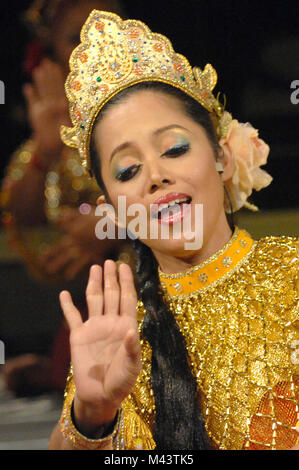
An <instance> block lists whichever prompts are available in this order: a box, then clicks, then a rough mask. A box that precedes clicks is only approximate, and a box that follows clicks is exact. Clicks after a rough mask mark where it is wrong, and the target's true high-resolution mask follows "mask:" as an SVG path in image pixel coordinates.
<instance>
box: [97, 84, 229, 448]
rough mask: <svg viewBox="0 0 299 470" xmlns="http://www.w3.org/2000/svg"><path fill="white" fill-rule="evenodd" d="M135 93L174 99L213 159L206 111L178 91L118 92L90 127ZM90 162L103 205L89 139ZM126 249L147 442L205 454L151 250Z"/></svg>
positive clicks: (214, 142)
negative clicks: (147, 390) (137, 322)
mask: <svg viewBox="0 0 299 470" xmlns="http://www.w3.org/2000/svg"><path fill="white" fill-rule="evenodd" d="M140 90H156V91H157V92H160V93H161V92H163V93H166V94H167V95H170V96H172V97H175V98H176V99H178V100H179V101H180V102H181V103H182V105H183V108H184V111H185V112H186V113H187V115H188V116H190V117H191V118H192V119H193V120H194V121H196V122H197V123H199V124H200V125H201V126H202V127H203V129H204V130H205V132H206V135H207V137H208V139H209V141H210V143H211V146H212V148H213V150H214V154H215V158H217V156H218V155H219V150H220V149H219V144H218V139H217V136H216V133H215V129H214V125H213V123H212V121H211V118H210V115H209V113H208V111H206V110H205V109H204V108H203V107H202V106H201V105H200V104H199V103H198V102H196V101H195V100H194V99H192V98H191V97H189V96H188V95H186V94H185V93H184V92H182V91H181V90H179V89H176V88H174V87H171V86H169V85H165V84H163V83H160V82H145V83H140V84H137V85H134V86H133V87H131V88H127V89H126V90H124V91H122V92H120V93H119V94H118V95H116V97H114V98H113V99H111V101H109V102H108V104H107V105H106V106H105V108H104V109H103V110H102V111H101V113H100V114H99V116H98V118H97V120H96V122H95V126H96V124H97V122H99V121H100V120H101V118H102V117H103V115H104V114H105V112H106V111H107V109H109V108H110V107H111V106H113V105H115V104H117V103H119V102H120V101H122V100H124V99H125V98H126V97H128V96H129V95H131V94H132V93H136V92H137V91H140ZM95 126H94V128H95ZM90 158H91V168H92V172H93V174H94V176H95V178H96V179H97V182H98V184H99V186H100V187H101V188H102V190H103V191H104V193H105V195H106V198H107V201H109V195H108V193H107V190H106V188H105V185H104V183H103V180H102V176H101V167H100V158H99V155H98V154H97V151H96V148H95V142H94V138H93V136H92V139H91V151H90ZM132 243H133V246H134V252H135V254H136V268H135V269H136V272H135V278H136V281H137V282H136V284H137V286H136V287H137V292H138V297H139V298H140V299H141V300H142V302H143V304H144V307H145V309H146V314H145V317H144V319H143V324H142V333H143V335H144V336H145V338H146V339H147V341H148V342H149V344H150V346H151V350H152V364H151V386H152V389H153V391H154V399H155V409H156V416H155V424H154V435H153V437H154V440H155V443H156V447H157V449H164V450H165V449H174V450H184V449H185V450H186V449H189V450H194V449H206V448H209V441H208V438H207V436H206V432H205V426H204V420H203V417H202V415H201V410H200V406H199V398H200V397H199V395H198V393H199V392H198V387H197V382H196V379H195V377H194V376H193V375H192V373H191V369H190V365H189V358H188V354H187V348H186V344H185V339H184V337H183V335H182V333H181V332H180V329H179V327H178V325H177V323H176V320H175V318H174V315H173V313H172V312H171V311H170V310H169V308H168V306H167V305H166V303H165V302H164V300H163V295H162V291H161V287H160V281H159V275H158V264H157V260H156V258H155V257H154V255H153V253H152V251H151V249H150V248H149V247H148V246H146V245H145V244H144V243H142V242H141V241H140V240H138V239H136V240H134V241H133V242H132Z"/></svg>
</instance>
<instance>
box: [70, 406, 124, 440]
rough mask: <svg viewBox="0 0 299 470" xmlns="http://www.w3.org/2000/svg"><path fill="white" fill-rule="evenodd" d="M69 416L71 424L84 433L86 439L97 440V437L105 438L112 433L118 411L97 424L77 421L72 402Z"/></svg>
mask: <svg viewBox="0 0 299 470" xmlns="http://www.w3.org/2000/svg"><path fill="white" fill-rule="evenodd" d="M71 418H72V421H73V424H74V426H75V428H76V429H77V431H78V432H79V433H80V434H82V435H84V436H85V437H86V438H87V439H92V440H99V439H105V438H107V437H108V436H109V435H110V434H112V432H113V430H114V428H115V426H116V424H117V420H118V411H116V413H115V415H114V417H113V418H112V419H111V420H109V421H105V422H104V423H102V424H97V425H92V424H91V423H90V422H89V423H86V422H85V421H83V422H82V421H81V422H80V423H78V420H77V419H76V417H75V413H74V402H73V405H72V408H71Z"/></svg>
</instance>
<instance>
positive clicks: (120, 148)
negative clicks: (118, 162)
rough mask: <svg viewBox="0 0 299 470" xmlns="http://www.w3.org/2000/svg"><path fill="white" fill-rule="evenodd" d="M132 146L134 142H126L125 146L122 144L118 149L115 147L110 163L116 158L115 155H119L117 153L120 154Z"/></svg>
mask: <svg viewBox="0 0 299 470" xmlns="http://www.w3.org/2000/svg"><path fill="white" fill-rule="evenodd" d="M130 145H133V144H132V142H124V143H123V144H120V145H118V146H117V147H115V149H114V150H113V151H112V153H111V156H110V160H109V161H110V162H111V160H112V158H113V157H114V155H115V154H116V153H117V152H120V151H121V150H123V149H125V148H126V147H129V146H130Z"/></svg>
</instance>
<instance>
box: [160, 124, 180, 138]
mask: <svg viewBox="0 0 299 470" xmlns="http://www.w3.org/2000/svg"><path fill="white" fill-rule="evenodd" d="M175 128H176V129H182V130H184V131H188V129H186V128H185V127H183V126H180V125H179V124H170V125H169V126H165V127H160V128H159V129H157V130H156V131H154V132H153V135H155V136H156V135H158V134H161V133H162V132H165V131H169V130H170V129H175Z"/></svg>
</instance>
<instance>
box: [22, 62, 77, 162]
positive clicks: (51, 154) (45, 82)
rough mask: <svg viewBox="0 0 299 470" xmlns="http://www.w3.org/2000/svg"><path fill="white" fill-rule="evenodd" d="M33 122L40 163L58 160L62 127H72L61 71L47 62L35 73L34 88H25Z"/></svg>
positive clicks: (31, 86)
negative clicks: (65, 125) (63, 125)
mask: <svg viewBox="0 0 299 470" xmlns="http://www.w3.org/2000/svg"><path fill="white" fill-rule="evenodd" d="M23 91H24V95H25V98H26V102H27V107H28V114H29V120H30V124H31V127H32V131H33V137H34V140H35V142H36V144H37V148H38V152H39V159H42V158H43V159H44V160H45V161H44V163H45V164H47V163H49V162H48V161H46V160H47V159H52V161H53V160H54V161H55V160H58V159H59V157H60V152H61V149H62V146H63V144H62V141H61V138H60V126H61V124H69V114H68V106H67V100H66V96H65V91H64V79H63V75H62V72H61V70H60V67H59V66H58V65H57V64H55V63H54V62H51V61H50V60H49V59H44V60H43V61H42V63H41V64H40V65H39V66H38V67H37V68H36V69H35V70H34V72H33V82H32V84H26V85H25V86H24V89H23Z"/></svg>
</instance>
